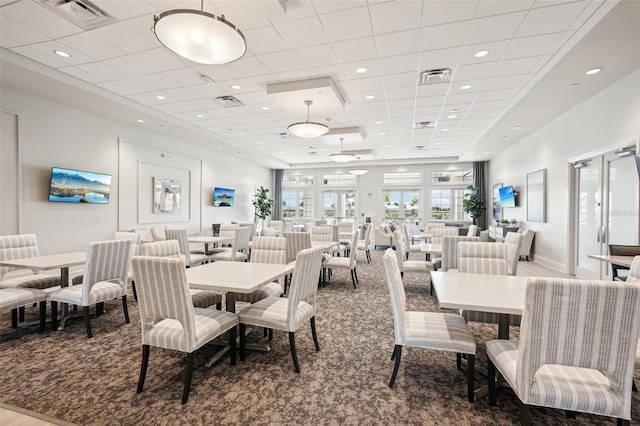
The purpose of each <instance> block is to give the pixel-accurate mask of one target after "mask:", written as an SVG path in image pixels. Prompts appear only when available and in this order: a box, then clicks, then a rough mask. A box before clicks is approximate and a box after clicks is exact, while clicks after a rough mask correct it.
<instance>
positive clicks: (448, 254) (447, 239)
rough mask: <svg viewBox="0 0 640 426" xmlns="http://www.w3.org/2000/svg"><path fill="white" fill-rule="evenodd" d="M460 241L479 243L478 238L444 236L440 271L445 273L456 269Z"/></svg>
mask: <svg viewBox="0 0 640 426" xmlns="http://www.w3.org/2000/svg"><path fill="white" fill-rule="evenodd" d="M461 241H469V242H480V237H460V236H453V235H445V236H444V237H442V260H441V266H440V269H442V271H444V272H447V271H448V270H449V269H455V268H457V267H458V243H459V242H461Z"/></svg>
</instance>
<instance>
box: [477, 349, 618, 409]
mask: <svg viewBox="0 0 640 426" xmlns="http://www.w3.org/2000/svg"><path fill="white" fill-rule="evenodd" d="M487 355H488V356H489V358H491V360H492V361H493V363H494V365H495V366H496V368H497V369H498V370H499V371H500V373H501V374H502V375H503V376H504V378H505V380H506V381H507V383H509V385H510V386H511V387H512V388H513V390H514V391H515V392H516V394H517V395H518V397H519V398H520V399H521V400H522V401H523V402H524V403H525V404H531V405H540V406H553V407H556V408H559V409H564V410H571V411H579V412H585V413H592V414H602V415H610V414H609V413H612V412H616V411H618V410H619V409H618V408H616V407H621V406H623V402H622V400H621V394H620V392H619V390H618V389H617V386H616V385H615V384H614V383H612V382H611V381H610V380H609V379H608V378H607V376H606V375H605V374H603V373H602V372H600V371H598V370H594V369H589V368H580V367H571V366H564V365H562V366H561V365H557V364H546V365H543V366H542V367H540V368H539V369H538V371H537V372H536V374H535V376H534V379H533V383H532V384H531V390H530V393H529V395H530V397H529V398H528V399H527V400H524V399H523V395H524V390H523V389H518V388H517V383H516V371H517V366H518V341H513V340H491V341H489V342H487ZM620 417H622V416H620Z"/></svg>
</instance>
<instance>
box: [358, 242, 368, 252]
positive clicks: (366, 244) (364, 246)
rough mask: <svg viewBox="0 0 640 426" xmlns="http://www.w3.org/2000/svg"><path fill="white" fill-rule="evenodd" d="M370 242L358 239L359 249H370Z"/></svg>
mask: <svg viewBox="0 0 640 426" xmlns="http://www.w3.org/2000/svg"><path fill="white" fill-rule="evenodd" d="M368 249H369V242H367V241H358V250H368Z"/></svg>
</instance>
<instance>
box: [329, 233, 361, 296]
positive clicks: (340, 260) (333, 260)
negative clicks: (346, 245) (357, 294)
mask: <svg viewBox="0 0 640 426" xmlns="http://www.w3.org/2000/svg"><path fill="white" fill-rule="evenodd" d="M359 233H360V231H358V230H356V231H353V235H352V236H351V247H355V246H357V245H358V234H359ZM356 251H357V250H351V251H350V252H349V257H338V256H331V257H328V258H325V259H324V260H323V262H322V267H323V268H325V269H348V270H350V271H352V272H351V280H352V282H353V287H354V288H355V287H356V283H357V282H358V275H357V274H356V272H355V269H356Z"/></svg>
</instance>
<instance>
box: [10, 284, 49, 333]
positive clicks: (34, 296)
mask: <svg viewBox="0 0 640 426" xmlns="http://www.w3.org/2000/svg"><path fill="white" fill-rule="evenodd" d="M48 296H49V295H48V294H47V292H46V291H44V290H40V289H37V288H23V287H10V288H0V315H1V314H2V312H6V311H11V326H12V327H13V328H16V327H17V326H18V308H22V307H24V306H29V305H31V304H32V303H38V304H40V332H41V333H42V332H43V331H44V325H45V321H46V319H47V298H48Z"/></svg>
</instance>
